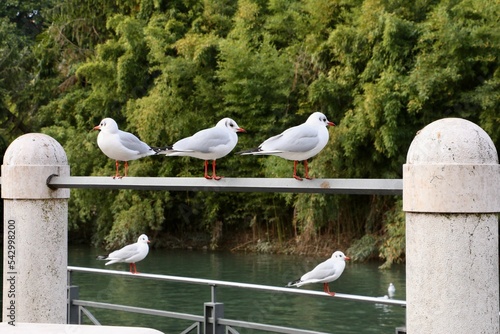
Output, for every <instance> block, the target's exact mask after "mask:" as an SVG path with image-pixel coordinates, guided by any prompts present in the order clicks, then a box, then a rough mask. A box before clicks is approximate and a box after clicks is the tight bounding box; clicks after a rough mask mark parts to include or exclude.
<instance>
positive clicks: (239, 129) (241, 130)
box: [236, 128, 246, 132]
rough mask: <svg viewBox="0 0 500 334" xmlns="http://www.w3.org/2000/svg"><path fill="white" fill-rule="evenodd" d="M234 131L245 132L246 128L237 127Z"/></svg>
mask: <svg viewBox="0 0 500 334" xmlns="http://www.w3.org/2000/svg"><path fill="white" fill-rule="evenodd" d="M236 132H246V130H245V129H243V128H238V129H236Z"/></svg>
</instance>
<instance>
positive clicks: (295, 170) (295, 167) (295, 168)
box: [293, 160, 302, 181]
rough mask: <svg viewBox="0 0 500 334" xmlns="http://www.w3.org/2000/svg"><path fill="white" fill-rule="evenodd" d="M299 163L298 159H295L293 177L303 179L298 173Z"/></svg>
mask: <svg viewBox="0 0 500 334" xmlns="http://www.w3.org/2000/svg"><path fill="white" fill-rule="evenodd" d="M297 163H298V161H297V160H295V161H294V162H293V178H294V179H296V180H299V181H302V178H301V177H300V176H298V175H297Z"/></svg>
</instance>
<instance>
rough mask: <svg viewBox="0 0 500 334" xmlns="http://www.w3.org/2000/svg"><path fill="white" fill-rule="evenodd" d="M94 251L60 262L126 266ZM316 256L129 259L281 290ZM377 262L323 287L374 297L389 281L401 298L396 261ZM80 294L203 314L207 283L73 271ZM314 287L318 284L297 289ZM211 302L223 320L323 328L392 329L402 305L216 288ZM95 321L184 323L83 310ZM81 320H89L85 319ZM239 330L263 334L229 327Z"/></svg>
mask: <svg viewBox="0 0 500 334" xmlns="http://www.w3.org/2000/svg"><path fill="white" fill-rule="evenodd" d="M98 253H99V252H98V251H97V250H96V249H93V248H89V247H70V250H69V259H68V262H69V263H68V264H69V265H71V266H82V267H91V268H105V269H112V270H122V271H126V270H128V265H127V264H114V265H111V266H104V262H102V261H97V260H95V257H96V255H97V254H98ZM323 260H324V258H314V257H303V256H295V255H275V254H245V253H227V252H201V251H180V250H179V251H172V250H152V251H151V252H150V253H149V255H148V257H147V258H146V259H145V260H143V261H142V262H139V263H138V264H137V269H138V270H139V271H140V272H143V273H152V274H164V275H175V276H184V277H195V278H207V279H216V280H224V281H235V282H244V283H253V284H263V285H274V286H279V287H283V286H285V285H286V283H287V282H288V281H291V280H293V279H296V278H298V277H300V276H301V275H302V274H303V273H304V272H305V271H308V270H310V269H312V268H313V267H314V266H315V265H316V264H317V263H319V262H321V261H323ZM378 265H379V263H361V264H360V263H348V265H347V266H346V269H345V271H344V273H343V274H342V276H341V277H340V278H339V279H338V280H337V281H335V282H333V283H331V284H330V289H331V291H335V292H339V293H345V294H356V295H365V296H372V297H379V296H383V295H386V294H387V287H388V285H389V283H391V282H392V283H394V285H395V286H396V295H395V299H401V300H404V299H405V286H404V284H405V270H404V265H397V266H394V267H393V268H392V269H391V270H379V269H378ZM73 284H74V285H78V286H80V299H83V300H93V301H100V302H109V303H117V304H124V305H131V306H139V307H146V308H156V309H160V310H166V311H173V312H183V313H193V314H196V315H203V303H204V302H209V301H210V298H211V293H210V288H209V287H206V286H200V285H189V284H185V283H174V282H160V281H153V280H142V279H141V280H139V279H130V278H119V277H112V276H106V275H92V274H86V273H75V274H74V277H73ZM301 289H312V290H317V291H321V290H322V284H313V285H309V286H304V287H301ZM217 302H223V303H224V307H225V316H224V317H225V318H227V319H236V320H243V321H252V322H263V323H267V324H273V325H279V326H287V327H297V328H303V329H309V330H317V331H323V332H329V333H391V334H392V333H394V331H395V328H396V327H399V326H401V325H404V319H405V310H404V309H403V308H401V307H398V306H386V305H380V304H370V303H362V302H352V301H345V300H339V299H336V298H329V297H328V298H323V297H309V296H295V295H290V294H279V293H269V292H260V291H255V290H244V289H240V288H227V287H218V288H217ZM90 310H91V312H92V313H93V314H94V316H95V317H96V318H97V319H98V320H99V321H100V322H101V323H102V324H103V325H125V326H144V327H151V328H156V329H158V330H160V331H163V332H165V333H180V332H182V331H183V330H184V329H186V328H187V327H188V326H189V325H191V322H189V321H183V320H176V319H168V318H161V317H153V316H147V315H140V314H133V313H127V312H117V311H108V310H99V309H90ZM85 323H90V322H89V321H88V320H85ZM236 329H237V330H238V331H239V332H240V333H263V332H262V331H252V330H248V329H242V328H236Z"/></svg>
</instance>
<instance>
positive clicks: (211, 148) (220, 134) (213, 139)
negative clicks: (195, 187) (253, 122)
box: [157, 117, 246, 180]
mask: <svg viewBox="0 0 500 334" xmlns="http://www.w3.org/2000/svg"><path fill="white" fill-rule="evenodd" d="M237 132H246V131H245V129H243V128H240V127H239V126H238V124H236V122H235V121H234V120H232V119H231V118H227V117H226V118H223V119H221V120H220V121H219V122H218V123H217V124H216V125H215V126H214V127H213V128H209V129H204V130H201V131H198V132H196V133H195V134H194V135H192V136H191V137H187V138H184V139H181V140H179V141H178V142H176V143H175V144H174V145H172V146H167V147H163V148H160V149H158V150H157V153H158V154H165V155H168V156H187V157H193V158H198V159H202V160H205V175H204V176H205V178H206V179H214V180H220V179H221V177H220V176H217V174H216V173H215V160H216V159H219V158H222V157H225V156H226V155H228V154H229V152H231V151H232V150H233V149H234V147H235V146H236V144H237V143H238V135H237V134H236V133H237ZM209 160H212V176H209V175H208V161H209Z"/></svg>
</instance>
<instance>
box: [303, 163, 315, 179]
mask: <svg viewBox="0 0 500 334" xmlns="http://www.w3.org/2000/svg"><path fill="white" fill-rule="evenodd" d="M304 169H305V170H306V179H308V180H312V179H313V178H312V177H309V165H308V164H307V160H304Z"/></svg>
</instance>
